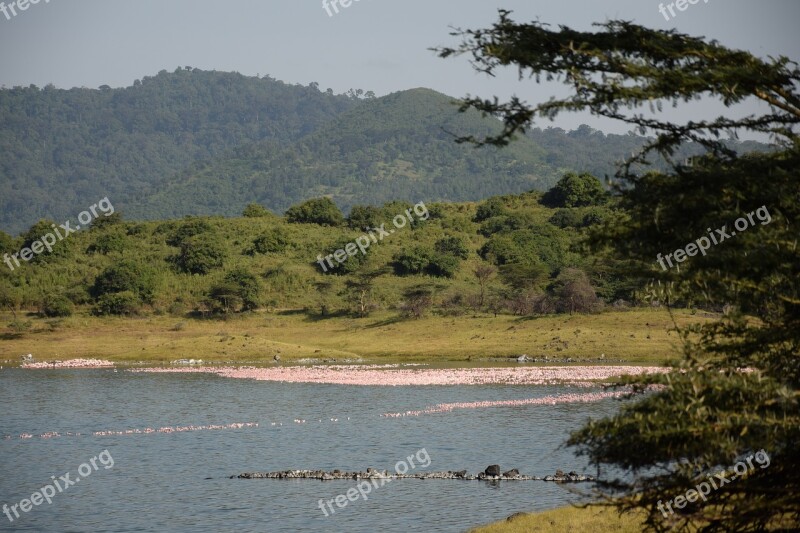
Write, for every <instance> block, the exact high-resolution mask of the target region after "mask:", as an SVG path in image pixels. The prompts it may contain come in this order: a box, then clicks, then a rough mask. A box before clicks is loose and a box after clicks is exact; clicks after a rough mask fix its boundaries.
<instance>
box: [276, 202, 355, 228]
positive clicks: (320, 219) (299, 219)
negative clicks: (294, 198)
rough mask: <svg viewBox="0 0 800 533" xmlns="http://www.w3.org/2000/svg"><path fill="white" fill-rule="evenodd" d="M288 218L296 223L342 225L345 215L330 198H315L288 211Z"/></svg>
mask: <svg viewBox="0 0 800 533" xmlns="http://www.w3.org/2000/svg"><path fill="white" fill-rule="evenodd" d="M286 220H288V221H289V222H293V223H296V224H319V225H320V226H341V225H342V224H343V223H344V215H342V212H341V211H340V210H339V208H338V207H337V206H336V204H335V203H334V201H333V200H331V199H330V198H314V199H311V200H307V201H305V202H303V203H301V204H299V205H295V206H292V207H290V208H289V209H288V210H287V211H286Z"/></svg>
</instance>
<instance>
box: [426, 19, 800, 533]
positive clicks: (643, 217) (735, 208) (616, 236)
mask: <svg viewBox="0 0 800 533" xmlns="http://www.w3.org/2000/svg"><path fill="white" fill-rule="evenodd" d="M599 26H600V28H601V31H599V32H593V31H587V32H582V31H576V30H573V29H571V28H568V27H566V26H558V27H557V29H553V28H554V27H551V26H548V25H546V24H544V23H540V22H534V23H528V24H518V23H515V22H514V21H513V20H511V18H510V12H508V11H501V12H500V20H499V21H498V22H497V23H496V24H494V25H493V27H492V28H490V29H481V30H469V31H466V32H463V33H462V36H463V37H464V42H463V43H462V44H461V45H460V46H459V47H458V48H455V49H453V48H445V49H442V50H440V51H439V52H440V55H441V56H443V57H448V56H452V55H457V54H470V57H471V59H472V61H473V64H474V65H475V67H476V68H477V69H480V70H481V71H483V72H486V73H488V74H493V73H494V71H495V70H496V69H498V68H500V67H501V66H506V65H508V66H512V67H514V68H515V69H516V70H517V72H518V73H519V74H520V75H521V76H523V77H530V78H531V79H537V80H538V79H542V78H546V79H552V78H553V77H555V78H558V79H561V80H563V81H564V82H565V83H566V84H567V85H568V86H570V88H571V89H572V91H571V94H570V95H569V96H567V97H565V98H563V99H560V100H559V99H552V100H549V101H547V102H544V103H541V104H538V105H536V106H533V107H530V106H528V105H526V104H524V103H522V102H521V101H520V100H518V99H516V98H513V99H512V100H511V101H509V102H500V101H498V100H492V99H481V98H470V99H468V100H466V101H464V102H463V108H464V109H473V110H477V111H482V112H484V113H487V114H489V115H492V116H498V117H500V118H501V119H502V121H503V124H504V129H503V131H502V132H501V133H500V134H499V135H495V136H491V137H484V138H483V139H481V140H478V139H475V138H473V139H467V140H473V141H477V142H479V143H484V144H492V145H504V144H507V143H508V142H509V141H510V139H511V138H512V137H513V136H514V134H515V133H516V132H524V131H526V130H527V129H528V128H529V127H530V126H531V125H532V124H533V122H534V121H535V120H536V119H539V118H543V117H546V118H549V119H551V120H552V119H553V118H555V117H556V116H557V115H558V113H559V112H561V111H586V110H588V111H591V112H592V113H594V114H596V115H600V116H605V117H610V118H615V119H619V120H623V121H625V122H626V123H627V124H629V125H633V126H635V127H637V128H639V131H642V132H644V131H648V130H649V131H655V132H656V134H657V135H656V136H655V137H653V138H651V139H650V140H648V142H647V143H646V144H645V145H644V146H643V147H642V149H641V150H640V151H639V153H637V154H634V155H633V156H632V157H630V158H628V159H627V160H626V161H625V162H624V164H623V165H622V166H621V168H620V170H619V172H618V176H620V177H621V178H622V179H623V180H624V183H623V185H622V186H621V187H620V188H619V191H618V192H619V195H620V197H621V201H620V208H621V209H622V210H623V211H624V216H622V217H617V218H615V219H614V220H613V223H612V224H610V225H609V226H608V227H604V228H603V229H601V230H600V231H597V232H595V233H594V239H593V243H594V245H595V248H594V250H595V251H596V253H602V252H605V251H606V250H609V251H611V253H612V254H613V257H614V259H615V260H617V261H619V262H620V263H621V264H622V263H624V264H627V267H628V268H627V272H628V276H631V275H638V276H640V279H641V280H642V281H650V283H651V285H650V290H649V291H648V292H649V293H650V296H651V297H652V299H653V300H655V301H658V302H666V303H668V304H669V303H672V302H674V301H676V300H677V301H687V300H704V301H705V302H706V305H716V306H719V307H722V306H723V305H725V306H727V308H728V309H729V310H730V312H728V313H725V314H724V315H723V316H722V317H721V318H720V319H718V320H711V321H707V322H705V323H703V324H700V325H698V326H695V327H693V328H690V329H689V330H679V334H680V338H681V340H682V341H683V352H684V360H683V361H682V363H681V364H680V368H679V370H680V371H677V372H672V373H670V374H668V375H651V376H648V377H638V378H631V379H630V380H628V382H630V383H632V384H634V385H635V386H636V387H637V390H639V391H641V390H644V387H645V386H646V385H650V384H657V385H659V387H658V388H657V389H656V390H655V391H653V392H652V393H651V394H648V395H646V396H644V398H642V399H640V400H639V401H638V402H631V403H626V404H625V405H623V408H622V409H621V411H620V412H619V413H618V414H616V415H615V416H612V417H609V418H605V419H601V420H594V421H591V422H589V423H588V424H587V426H585V427H584V428H583V429H581V430H580V431H577V432H575V433H573V435H572V436H571V438H570V440H569V444H570V445H571V446H574V447H576V448H577V451H578V452H579V453H580V454H582V455H586V456H587V457H588V458H589V460H590V462H591V463H593V464H596V465H597V466H598V469H599V468H600V467H601V466H608V467H610V468H609V469H608V470H611V471H614V472H617V473H619V474H607V475H606V476H604V478H603V479H601V480H600V482H599V484H598V488H599V489H600V494H599V495H600V496H603V497H605V498H607V499H606V501H608V502H612V503H613V504H614V505H616V506H618V507H619V508H620V509H621V510H632V509H637V508H640V509H644V510H645V511H646V513H647V520H646V522H645V526H646V527H647V528H648V529H652V530H655V531H695V530H698V528H699V530H701V531H706V532H717V531H767V530H772V529H775V530H781V531H789V530H796V529H797V528H798V524H800V497H799V496H800V481H798V478H797V475H796V473H797V470H798V466H800V465H799V464H798V458H800V456H798V454H797V453H796V443H797V441H798V438H800V407H799V406H800V402H798V398H800V276H798V265H800V249H798V247H797V245H796V243H797V235H798V232H800V228H798V220H800V207H798V202H797V200H798V190H800V171H798V169H800V138H798V135H797V128H798V125H800V95H799V94H798V90H797V89H798V87H799V86H800V68H798V66H797V63H795V62H792V61H790V60H789V59H788V58H786V57H778V58H768V59H761V58H758V57H756V56H754V55H752V54H750V53H748V52H744V51H740V50H731V49H728V48H725V47H724V46H722V45H720V44H719V43H717V42H713V41H712V42H706V41H705V40H704V39H702V38H695V37H690V36H687V35H683V34H680V33H678V32H676V31H658V30H650V29H647V28H644V27H642V26H638V25H635V24H632V23H630V22H624V21H609V22H605V23H603V24H600V25H599ZM700 97H702V98H704V99H705V101H708V102H709V103H712V102H713V101H715V100H716V101H718V102H720V103H722V104H723V105H725V106H727V107H731V106H734V105H736V104H741V103H748V104H752V103H753V102H761V103H762V104H763V103H766V104H768V105H769V110H768V111H766V112H763V113H761V114H759V113H756V114H754V115H752V116H747V117H744V118H732V117H733V116H735V117H738V116H740V115H738V114H735V115H734V114H733V113H725V114H723V115H718V114H717V115H716V117H717V118H713V119H708V120H704V119H697V118H696V117H694V116H691V119H689V120H688V121H687V122H686V123H683V124H680V123H674V122H671V120H672V117H675V116H680V115H679V114H670V115H668V118H666V119H665V118H662V115H661V114H659V113H657V112H656V111H661V110H662V109H663V107H665V106H668V105H674V106H676V107H678V106H680V105H681V104H682V103H683V102H689V101H692V100H695V99H697V98H700ZM642 104H649V105H650V106H651V110H652V111H653V113H652V114H647V115H646V114H643V113H640V112H639V109H638V108H639V107H640V106H641V105H642ZM753 107H754V108H756V106H753ZM626 109H627V110H629V111H628V112H626V111H625V110H626ZM760 109H764V107H761V108H760ZM687 116H688V115H687ZM742 131H744V132H747V133H749V134H753V133H759V134H769V135H771V136H772V138H773V139H774V140H775V141H778V142H776V144H775V146H773V147H772V149H771V150H770V151H768V152H762V153H756V152H751V153H746V154H744V155H740V154H737V153H736V151H734V150H732V149H731V148H730V146H729V145H728V144H726V143H725V142H722V141H719V140H718V139H719V138H720V136H721V135H725V134H729V135H731V134H732V135H737V134H738V133H740V132H742ZM688 142H694V143H696V144H698V145H702V146H703V147H704V148H705V149H706V152H707V153H706V154H704V155H702V156H701V157H696V158H694V160H693V161H692V165H691V166H687V165H683V164H682V163H681V162H680V160H679V159H678V160H677V161H676V160H673V159H671V158H672V157H673V156H675V155H676V154H677V153H678V151H679V149H680V147H681V146H684V145H685V144H686V143H688ZM653 153H657V154H658V155H659V156H661V157H662V158H664V159H665V160H666V161H667V163H668V164H669V166H668V168H666V169H664V168H661V169H654V170H652V171H650V172H646V173H640V172H638V171H637V165H639V164H642V163H643V162H645V161H646V160H647V158H648V156H650V155H652V154H653ZM764 176H769V178H768V179H764ZM580 189H581V188H580V187H578V190H579V191H580ZM590 190H591V188H590ZM594 190H596V187H594ZM591 196H593V195H592V194H589V197H590V198H591ZM576 198H577V200H576ZM548 199H549V200H552V201H551V202H550V203H551V204H554V205H570V204H574V203H575V202H576V201H577V202H578V203H584V204H585V203H586V200H581V199H580V195H577V196H574V197H571V196H570V195H569V194H567V193H566V190H565V191H560V192H558V194H556V193H554V194H552V195H550V197H549V198H548ZM748 217H752V218H755V217H758V218H757V220H758V222H753V221H751V222H750V223H749V224H747V226H748V227H747V228H746V230H743V229H742V228H741V227H740V228H737V230H738V231H737V232H736V235H735V237H733V238H730V239H725V241H724V242H719V244H717V245H715V246H714V247H713V248H711V249H709V250H708V253H705V254H695V255H693V256H690V257H689V260H687V261H685V262H682V264H681V265H680V268H677V267H676V268H671V269H667V268H666V267H663V268H659V265H658V263H656V258H657V257H660V256H659V254H666V253H671V252H673V251H674V250H677V249H683V248H684V247H686V246H687V243H693V242H698V241H699V239H700V238H706V239H708V232H709V230H708V228H713V229H716V228H721V229H723V230H724V229H725V228H724V226H727V229H728V231H731V228H732V227H733V226H734V224H735V223H737V222H738V223H739V224H740V226H741V222H740V221H744V222H747V220H746V219H747V218H748ZM720 237H722V236H721V235H720ZM698 246H700V245H699V244H697V245H696V246H695V248H697V247H698ZM709 248H710V245H709ZM586 283H587V279H585V278H584V277H582V276H580V275H577V274H575V272H574V271H573V272H569V271H565V272H564V274H563V276H562V278H561V279H560V280H559V281H558V284H557V285H559V286H557V287H555V290H557V291H558V292H559V293H560V295H561V298H562V304H563V303H564V302H565V301H566V302H568V303H569V304H570V305H571V304H572V303H574V300H572V301H571V300H570V296H569V295H570V293H572V294H573V295H577V296H579V297H582V298H587V297H588V298H590V297H591V292H590V291H589V290H588V289H587V288H586V286H585V285H586ZM576 284H577V285H576ZM581 286H583V288H581ZM576 288H577V289H580V290H578V291H577V292H576V291H574V289H576ZM570 289H573V290H570ZM745 368H747V371H746V372H745V371H743V370H742V369H745ZM761 450H764V451H763V452H762V451H761ZM757 453H758V454H761V455H762V457H764V458H767V457H768V458H769V459H768V460H769V462H770V465H769V468H768V469H765V468H766V465H764V467H763V468H760V469H759V468H753V469H750V468H748V469H747V470H749V471H748V472H747V473H746V475H742V474H741V473H740V472H738V471H737V472H736V479H735V482H732V483H729V484H728V483H721V484H720V485H719V486H715V487H714V488H715V490H709V491H708V494H704V496H703V497H702V498H686V499H688V502H687V504H686V505H681V506H679V507H678V509H677V511H678V512H676V513H675V514H674V515H672V516H671V517H670V518H669V519H667V520H665V518H664V516H663V515H662V508H660V506H663V505H664V504H665V503H666V502H671V501H673V499H675V498H676V496H677V495H684V494H689V491H694V489H695V488H696V487H697V486H698V485H699V484H700V483H703V482H707V481H708V478H709V477H710V476H711V475H712V474H715V473H719V472H720V471H721V470H723V469H730V468H731V467H732V466H733V465H734V464H735V463H737V462H738V461H742V460H744V459H745V458H747V457H753V456H754V454H757ZM765 462H766V461H765ZM732 475H733V474H732V473H729V474H728V475H727V478H728V479H731V476H732ZM717 479H719V478H717ZM676 504H677V502H676Z"/></svg>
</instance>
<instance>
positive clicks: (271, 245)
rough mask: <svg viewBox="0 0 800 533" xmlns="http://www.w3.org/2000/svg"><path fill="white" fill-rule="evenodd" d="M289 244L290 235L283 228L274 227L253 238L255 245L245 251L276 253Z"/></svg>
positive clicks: (249, 252)
mask: <svg viewBox="0 0 800 533" xmlns="http://www.w3.org/2000/svg"><path fill="white" fill-rule="evenodd" d="M288 246H289V237H288V236H287V234H286V231H285V230H284V229H283V228H272V229H270V230H269V231H266V232H264V233H262V234H261V235H259V236H258V237H256V238H255V239H253V245H252V246H251V247H250V248H248V249H247V250H246V251H245V253H247V254H249V255H256V254H275V253H280V252H282V251H284V250H285V249H286V248H287V247H288Z"/></svg>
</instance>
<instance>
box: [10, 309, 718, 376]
mask: <svg viewBox="0 0 800 533" xmlns="http://www.w3.org/2000/svg"><path fill="white" fill-rule="evenodd" d="M675 318H676V320H677V322H678V324H681V325H687V324H689V323H693V322H697V321H702V320H708V318H702V317H700V316H699V315H692V314H691V313H689V312H688V311H678V312H676V313H675ZM25 320H30V321H31V322H32V327H31V328H30V329H29V330H28V331H27V332H25V333H23V334H21V335H15V334H14V333H13V332H12V331H11V330H10V329H8V328H6V329H5V330H0V331H2V333H0V334H2V339H3V340H2V342H0V361H3V360H5V361H6V362H9V361H10V362H16V361H18V360H19V356H20V355H22V354H27V353H32V354H33V355H34V356H35V357H36V358H37V359H39V360H53V359H60V360H64V359H70V358H76V357H98V358H103V359H110V360H112V361H117V362H138V361H148V362H166V361H172V360H175V359H180V358H195V359H198V358H199V359H203V360H205V361H232V362H268V361H272V358H273V356H274V355H275V354H277V353H280V355H281V358H282V360H283V361H286V362H291V361H296V360H298V359H303V358H315V359H337V360H339V361H342V360H346V359H349V360H362V361H364V362H403V361H410V362H451V361H452V362H458V361H461V362H466V361H468V360H472V361H476V360H483V359H506V358H508V357H512V356H518V355H520V354H528V355H529V356H531V357H543V356H545V355H546V356H548V357H549V358H550V359H558V360H562V359H566V358H572V359H573V360H574V361H575V362H580V361H585V360H591V361H592V362H596V360H597V359H598V358H600V357H601V355H604V360H605V361H608V362H616V361H617V360H619V359H622V360H625V361H626V362H630V363H646V364H662V363H664V362H666V361H668V360H670V359H674V358H677V357H678V350H677V347H678V335H677V334H676V333H675V332H673V331H670V329H671V328H672V327H673V324H672V320H671V317H670V316H669V314H668V313H667V312H666V311H664V310H658V309H637V310H630V311H609V312H605V313H600V314H594V315H573V316H569V315H548V316H544V317H539V318H520V317H515V316H510V315H500V316H498V317H496V318H495V317H494V316H492V315H467V316H461V317H442V316H430V317H426V318H423V319H420V320H412V319H409V320H399V319H398V315H397V313H394V312H389V311H387V312H381V313H376V314H374V315H372V316H370V317H368V318H363V319H357V318H348V317H333V318H327V319H319V318H314V317H309V316H308V315H306V314H304V313H301V312H297V311H284V312H274V313H268V312H256V313H248V314H244V315H241V316H236V317H234V318H231V319H228V320H202V319H186V318H179V317H174V316H169V315H161V316H148V317H143V318H108V317H104V318H98V317H94V316H91V315H88V314H86V313H80V314H78V315H75V316H72V317H70V318H67V319H63V320H46V319H41V318H36V317H26V318H25ZM10 322H11V316H10V314H8V313H4V314H0V324H8V323H10Z"/></svg>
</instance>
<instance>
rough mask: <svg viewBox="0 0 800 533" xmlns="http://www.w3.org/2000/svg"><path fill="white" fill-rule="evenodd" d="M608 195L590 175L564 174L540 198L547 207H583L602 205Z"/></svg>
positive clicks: (600, 184)
mask: <svg viewBox="0 0 800 533" xmlns="http://www.w3.org/2000/svg"><path fill="white" fill-rule="evenodd" d="M607 201H608V193H607V192H606V190H605V189H604V188H603V184H602V183H601V182H600V180H598V179H597V178H595V177H594V176H592V175H591V174H586V173H584V174H575V173H573V172H570V173H567V174H565V175H564V176H563V177H562V178H561V179H560V180H558V183H556V185H555V186H554V187H553V188H552V189H550V190H549V191H547V192H546V193H545V194H544V196H542V204H544V205H546V206H548V207H585V206H590V205H603V204H605V203H606V202H607Z"/></svg>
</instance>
